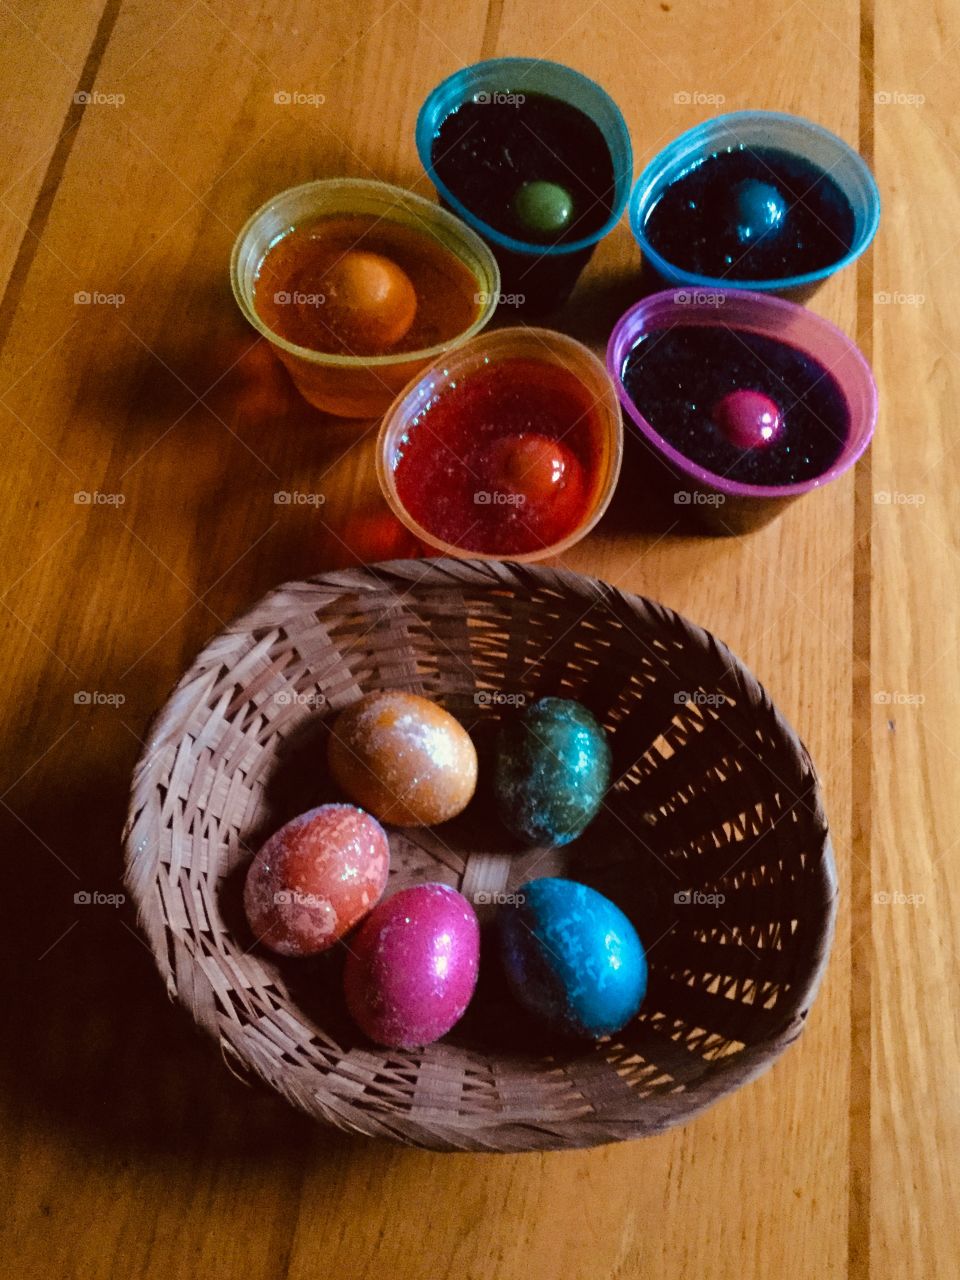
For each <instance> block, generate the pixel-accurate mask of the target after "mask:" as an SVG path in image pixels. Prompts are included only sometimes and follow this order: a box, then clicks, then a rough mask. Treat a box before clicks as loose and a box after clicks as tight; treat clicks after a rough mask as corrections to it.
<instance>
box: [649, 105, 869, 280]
mask: <svg viewBox="0 0 960 1280" xmlns="http://www.w3.org/2000/svg"><path fill="white" fill-rule="evenodd" d="M748 119H749V120H771V121H775V120H782V121H785V122H789V123H790V124H800V125H802V126H803V127H804V128H805V129H806V130H808V131H809V132H810V133H812V134H816V135H817V136H818V137H820V138H823V139H825V140H826V141H827V142H829V143H830V145H831V146H833V147H835V148H836V149H837V150H838V151H840V152H841V153H842V154H844V155H845V156H847V157H848V158H849V159H850V160H851V161H852V162H853V164H854V165H855V166H856V168H857V169H858V171H859V173H860V176H861V177H862V178H863V180H864V185H865V186H866V187H867V189H868V191H869V200H868V204H869V212H868V216H867V220H866V224H865V226H864V228H863V231H862V232H861V234H860V235H859V236H858V237H857V238H856V240H855V241H854V243H853V244H852V245H851V246H850V248H849V249H848V250H847V252H846V253H845V254H843V255H842V256H841V257H839V258H837V260H836V261H835V262H832V263H828V264H827V265H826V266H823V267H818V268H817V270H816V271H807V272H804V273H803V274H802V275H794V276H781V277H779V278H777V279H773V280H756V279H751V278H749V277H742V278H740V279H739V280H735V279H733V278H732V277H730V276H709V275H703V274H701V273H698V272H696V271H688V270H686V269H685V268H684V267H679V266H676V265H675V264H674V263H672V262H671V261H670V260H669V259H668V258H665V257H664V256H663V255H662V254H660V253H658V252H657V250H656V249H654V248H653V246H652V245H651V244H650V242H649V240H648V239H647V236H646V233H645V231H644V224H643V218H642V217H641V213H640V206H641V204H642V203H643V200H644V197H645V195H646V193H647V191H648V190H649V189H650V188H651V187H652V186H653V184H654V183H655V182H656V180H657V178H658V177H659V176H660V173H661V172H662V170H663V168H664V167H665V160H664V157H665V156H666V154H667V152H671V153H672V152H673V151H674V150H675V149H676V148H677V147H679V146H681V145H683V144H686V145H687V146H689V147H690V148H691V149H693V146H694V144H695V143H696V142H698V141H699V140H700V137H701V136H702V134H703V133H704V132H705V131H706V130H707V128H708V127H710V126H714V125H718V124H727V123H729V122H731V121H734V120H748ZM880 206H881V200H880V188H879V187H878V186H877V180H876V178H875V177H874V176H873V172H872V171H871V169H870V166H869V165H868V164H867V162H866V160H864V158H863V156H862V155H860V153H859V151H856V150H855V149H854V148H853V147H851V146H850V144H849V143H848V142H845V141H844V140H843V138H841V137H839V136H838V135H837V134H835V133H833V132H832V131H831V130H830V129H825V128H824V127H823V125H820V124H816V123H815V122H814V121H813V120H808V119H807V118H806V117H805V116H797V115H792V114H791V113H790V112H787V111H750V110H747V111H728V112H725V113H724V114H722V115H719V116H711V117H710V118H709V119H708V120H703V121H701V122H700V124H697V125H694V126H693V127H692V128H690V129H687V130H685V131H684V132H683V133H681V134H679V135H678V136H677V137H676V138H674V140H673V141H672V142H669V143H668V144H667V145H666V146H665V147H663V148H662V149H661V150H660V151H658V152H657V154H656V155H655V156H654V157H653V159H652V160H651V161H650V162H649V163H648V164H647V165H646V166H645V168H644V169H643V171H642V173H641V174H640V176H639V178H637V180H636V182H635V183H634V184H633V190H632V191H631V192H630V200H629V219H630V230H631V231H632V232H633V237H634V239H635V240H636V242H637V244H638V245H639V246H640V250H641V252H642V253H643V256H644V258H645V259H647V260H649V262H650V263H651V265H652V266H653V267H655V269H656V270H657V271H658V272H659V274H660V275H661V276H663V277H664V278H665V279H668V280H671V281H674V282H675V283H677V284H690V285H697V286H703V287H706V288H719V289H736V290H738V291H740V292H753V293H777V292H780V291H782V290H788V289H802V288H804V287H806V286H807V285H814V284H819V283H821V282H822V281H823V280H826V279H828V278H829V277H830V276H832V275H834V274H835V273H836V272H837V271H842V270H843V269H844V268H845V267H848V266H849V265H850V264H851V263H852V262H856V260H857V258H859V257H860V256H861V254H863V253H865V252H866V250H867V249H868V248H869V247H870V245H871V244H872V243H873V239H874V236H875V235H876V234H877V228H878V226H879V224H880Z"/></svg>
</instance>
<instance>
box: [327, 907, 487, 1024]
mask: <svg viewBox="0 0 960 1280" xmlns="http://www.w3.org/2000/svg"><path fill="white" fill-rule="evenodd" d="M348 946H349V952H348V955H347V961H346V966H345V968H344V977H343V984H344V994H345V996H346V1000H347V1008H348V1009H349V1010H350V1014H351V1016H352V1018H353V1020H354V1022H356V1023H357V1025H358V1026H359V1027H360V1029H361V1030H362V1031H363V1032H365V1033H366V1035H368V1036H369V1037H370V1039H371V1040H373V1041H375V1042H376V1043H377V1044H382V1045H386V1046H388V1047H389V1048H393V1049H413V1048H417V1047H418V1046H420V1045H424V1044H430V1043H432V1041H434V1040H439V1038H440V1037H441V1036H442V1035H445V1034H446V1033H447V1032H448V1031H449V1030H450V1028H451V1027H452V1026H453V1025H454V1024H455V1023H457V1022H459V1020H460V1018H461V1017H462V1016H463V1014H464V1011H465V1010H466V1007H467V1005H468V1004H469V1003H470V999H471V997H472V995H473V991H474V987H475V986H476V984H477V970H478V968H479V964H480V926H479V924H478V922H477V916H476V912H475V911H474V909H473V907H472V906H471V905H470V903H469V902H468V901H467V900H466V898H464V897H463V895H462V894H459V893H457V891H456V889H451V888H450V887H449V886H448V885H445V884H420V885H414V886H412V887H411V888H409V889H401V890H400V891H399V892H398V893H395V894H394V895H393V896H392V897H390V898H388V899H387V900H386V901H385V902H381V903H380V905H379V906H377V907H375V908H374V910H373V911H372V912H371V913H370V915H369V916H368V917H367V919H366V920H365V921H364V922H363V924H362V925H361V926H360V928H359V929H358V930H357V932H356V933H355V934H354V935H353V937H352V938H351V939H350V940H349V943H348Z"/></svg>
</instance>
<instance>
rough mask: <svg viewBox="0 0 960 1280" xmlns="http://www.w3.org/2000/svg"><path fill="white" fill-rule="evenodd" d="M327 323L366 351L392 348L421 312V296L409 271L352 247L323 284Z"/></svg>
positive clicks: (324, 315)
mask: <svg viewBox="0 0 960 1280" xmlns="http://www.w3.org/2000/svg"><path fill="white" fill-rule="evenodd" d="M323 296H324V303H323V307H322V311H323V319H324V321H325V323H326V324H328V325H329V326H330V328H331V329H332V330H333V331H334V332H335V333H336V334H338V335H339V337H340V338H341V339H343V340H344V341H345V342H350V341H351V339H353V340H354V341H355V342H356V343H357V345H358V346H361V345H362V347H363V349H364V350H370V349H380V348H386V347H392V346H394V345H395V344H396V343H397V342H399V341H400V339H401V338H402V337H403V336H404V334H406V333H407V331H408V330H409V328H410V326H411V325H412V324H413V319H414V316H415V315H416V312H417V293H416V290H415V289H414V287H413V282H412V281H411V279H410V277H409V276H408V275H407V273H406V272H405V271H404V270H403V269H402V268H401V267H398V266H397V264H396V263H395V262H392V261H391V260H390V259H389V258H385V257H384V256H383V254H381V253H370V252H369V251H368V250H366V249H350V250H349V251H348V252H347V253H345V254H343V256H342V257H340V258H338V259H337V261H336V262H335V263H334V264H333V265H332V266H331V268H330V270H329V273H328V274H327V276H326V278H325V279H324V281H323Z"/></svg>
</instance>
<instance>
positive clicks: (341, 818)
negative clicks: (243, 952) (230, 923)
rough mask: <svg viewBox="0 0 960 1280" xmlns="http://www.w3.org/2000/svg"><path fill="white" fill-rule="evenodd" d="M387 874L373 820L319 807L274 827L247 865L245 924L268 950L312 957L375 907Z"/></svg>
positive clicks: (384, 847)
mask: <svg viewBox="0 0 960 1280" xmlns="http://www.w3.org/2000/svg"><path fill="white" fill-rule="evenodd" d="M389 870H390V845H389V843H388V841H387V834H386V832H385V831H384V829H383V827H381V825H380V823H379V822H377V820H376V818H372V817H371V816H370V814H369V813H364V811H363V810H362V809H358V808H357V807H356V806H355V805H352V804H325V805H321V806H320V807H319V808H318V809H310V810H309V811H308V812H307V813H301V814H300V816H299V817H297V818H294V819H293V820H292V821H291V822H288V823H287V824H286V825H285V826H283V827H281V828H280V830H279V831H277V832H275V833H274V834H273V835H272V836H271V837H270V839H269V840H268V841H267V842H266V844H265V845H264V846H263V848H262V849H261V850H260V852H259V853H258V854H257V856H256V857H255V858H254V860H253V862H252V863H251V864H250V870H249V871H248V872H247V880H246V884H245V885H244V891H243V905H244V908H245V909H246V913H247V921H248V922H249V924H250V928H251V929H252V930H253V932H254V935H255V936H256V938H257V940H258V941H259V942H263V943H265V944H266V945H267V946H268V947H270V948H271V949H272V950H273V951H278V952H279V953H280V954H281V955H285V956H309V955H315V954H316V953H317V952H320V951H326V950H327V949H328V948H329V947H332V946H333V944H334V943H335V942H337V941H338V940H339V939H340V938H342V937H343V935H344V934H345V933H346V932H347V930H348V929H352V928H353V926H354V925H355V924H356V923H357V921H358V920H362V919H363V917H364V916H365V915H366V914H367V912H368V911H370V909H371V908H372V907H373V906H375V905H376V903H377V902H379V901H380V897H381V895H382V894H383V890H384V888H385V887H386V883H387V873H388V871H389Z"/></svg>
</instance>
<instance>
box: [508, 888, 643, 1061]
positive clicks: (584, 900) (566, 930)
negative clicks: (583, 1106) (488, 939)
mask: <svg viewBox="0 0 960 1280" xmlns="http://www.w3.org/2000/svg"><path fill="white" fill-rule="evenodd" d="M517 900H518V904H519V905H517V906H516V907H506V908H504V909H503V910H502V912H501V914H500V917H499V925H500V943H501V952H502V956H503V964H504V969H505V970H506V975H507V981H508V982H509V984H510V988H511V990H512V991H513V994H514V996H515V997H516V999H517V1001H518V1002H519V1003H520V1004H521V1005H523V1006H524V1008H526V1009H528V1010H530V1012H532V1013H534V1014H536V1015H537V1016H538V1017H539V1018H541V1019H542V1020H543V1021H545V1022H546V1023H548V1024H549V1026H550V1027H551V1028H553V1029H554V1030H556V1031H559V1032H562V1033H564V1034H567V1035H574V1036H588V1037H589V1038H591V1039H594V1040H595V1039H599V1038H600V1037H601V1036H607V1035H613V1034H614V1033H615V1032H617V1031H619V1030H620V1029H621V1028H622V1027H624V1026H626V1024H627V1023H628V1022H630V1020H631V1019H632V1018H633V1017H635V1015H636V1013H637V1011H638V1009H639V1008H640V1005H641V1004H642V1002H643V998H644V996H645V995H646V990H647V958H646V954H645V952H644V949H643V944H642V943H641V942H640V939H639V937H638V936H637V931H636V929H634V927H633V925H632V924H631V923H630V921H629V920H628V919H627V917H626V916H625V915H624V914H623V912H622V911H621V910H620V908H619V907H618V906H617V905H616V904H615V903H613V902H611V901H610V899H609V898H606V897H604V895H603V894H602V893H598V892H597V891H596V889H591V888H590V887H589V885H585V884H578V883H577V882H576V881H573V880H561V879H552V878H544V879H540V880H531V881H529V882H528V883H527V884H525V885H522V886H521V887H520V889H519V890H518V891H517Z"/></svg>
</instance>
